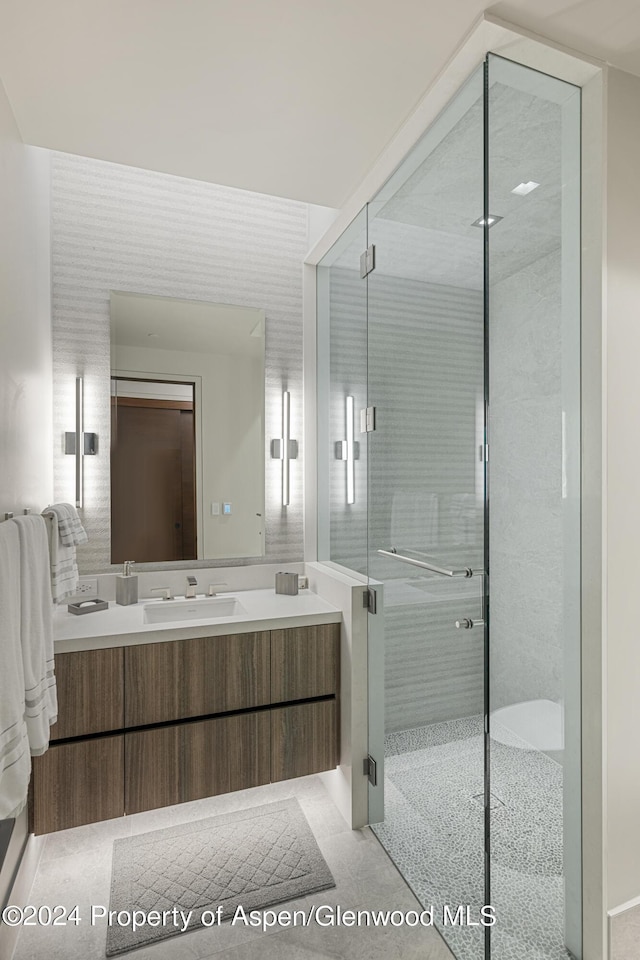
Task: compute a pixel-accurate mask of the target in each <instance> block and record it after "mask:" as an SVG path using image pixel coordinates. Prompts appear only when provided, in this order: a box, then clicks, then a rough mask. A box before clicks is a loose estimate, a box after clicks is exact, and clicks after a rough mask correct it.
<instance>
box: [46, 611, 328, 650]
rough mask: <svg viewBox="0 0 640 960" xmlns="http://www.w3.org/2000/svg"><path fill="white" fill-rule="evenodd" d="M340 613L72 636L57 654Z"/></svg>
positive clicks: (255, 629)
mask: <svg viewBox="0 0 640 960" xmlns="http://www.w3.org/2000/svg"><path fill="white" fill-rule="evenodd" d="M341 622H342V612H341V611H340V610H332V611H325V612H324V613H303V614H295V615H292V616H284V617H271V618H265V619H262V620H259V619H252V620H242V621H235V622H234V621H232V622H228V621H227V622H223V623H197V624H195V623H194V624H189V625H187V626H180V627H171V628H169V629H167V628H164V629H161V630H160V629H159V630H146V631H144V632H142V631H134V632H132V633H116V634H108V635H104V636H96V637H72V638H65V639H60V640H56V641H55V642H54V653H74V652H79V651H82V650H103V649H106V648H109V647H130V646H138V645H140V644H145V643H163V642H167V641H168V642H171V641H172V640H193V639H195V638H197V637H222V636H231V635H233V634H238V633H260V632H262V631H265V630H287V629H291V628H295V627H308V626H315V625H321V624H324V623H341Z"/></svg>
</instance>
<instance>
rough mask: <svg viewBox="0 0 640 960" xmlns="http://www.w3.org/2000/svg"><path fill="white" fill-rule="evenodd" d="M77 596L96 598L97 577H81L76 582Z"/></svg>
mask: <svg viewBox="0 0 640 960" xmlns="http://www.w3.org/2000/svg"><path fill="white" fill-rule="evenodd" d="M76 595H77V596H84V597H88V596H91V597H97V596H98V578H97V577H82V578H81V579H80V580H79V581H78V589H77V590H76Z"/></svg>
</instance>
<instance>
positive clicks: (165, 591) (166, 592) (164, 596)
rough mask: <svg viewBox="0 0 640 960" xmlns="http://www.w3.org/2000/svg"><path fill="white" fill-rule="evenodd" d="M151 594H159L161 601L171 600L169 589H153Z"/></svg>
mask: <svg viewBox="0 0 640 960" xmlns="http://www.w3.org/2000/svg"><path fill="white" fill-rule="evenodd" d="M151 593H152V594H154V593H161V594H162V599H163V600H171V599H172V597H171V587H153V588H152V589H151Z"/></svg>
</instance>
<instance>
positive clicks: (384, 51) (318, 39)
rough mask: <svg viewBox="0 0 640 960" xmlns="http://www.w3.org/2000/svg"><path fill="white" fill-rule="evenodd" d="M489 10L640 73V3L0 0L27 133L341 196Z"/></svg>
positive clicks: (195, 170) (53, 144)
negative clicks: (491, 3) (490, 3)
mask: <svg viewBox="0 0 640 960" xmlns="http://www.w3.org/2000/svg"><path fill="white" fill-rule="evenodd" d="M483 9H487V10H489V11H490V12H491V13H493V14H496V15H498V16H501V17H503V18H505V19H506V20H510V21H511V22H513V23H518V24H521V25H523V26H526V27H528V28H530V29H533V30H535V31H536V32H538V33H540V34H542V35H544V36H548V37H552V38H553V39H555V40H558V41H560V42H562V43H565V44H567V45H569V46H572V47H574V48H575V49H577V50H581V51H583V52H585V53H588V54H591V55H593V56H597V57H600V58H603V59H606V60H608V61H609V62H612V63H614V64H616V65H617V66H619V67H621V68H622V69H625V70H628V71H629V72H632V73H636V74H638V75H640V4H638V3H637V0H577V2H576V0H505V2H501V3H497V4H494V5H489V4H488V3H487V0H456V2H455V3H449V4H443V3H442V2H441V0H394V2H393V4H392V3H389V0H313V2H312V0H55V2H52V0H0V78H1V79H2V81H3V83H4V86H5V88H6V91H7V95H8V97H9V100H10V102H11V105H12V108H13V111H14V113H15V116H16V120H17V123H18V126H19V129H20V131H21V134H22V137H23V139H24V140H25V142H27V143H31V144H35V145H37V146H42V147H49V148H51V149H54V150H60V151H64V152H68V153H76V154H80V155H84V156H90V157H97V158H100V159H103V160H111V161H115V162H117V163H124V164H129V165H132V166H138V167H144V168H147V169H151V170H159V171H162V172H165V173H172V174H176V175H178V176H183V177H191V178H194V179H200V180H208V181H211V182H213V183H221V184H225V185H230V186H235V187H240V188H243V189H247V190H253V191H256V192H260V193H267V194H273V195H276V196H284V197H289V198H292V199H297V200H302V201H306V202H309V203H316V204H321V205H326V206H333V207H339V206H341V205H342V204H343V202H344V201H345V199H346V198H347V197H348V196H349V195H350V193H351V192H352V191H353V190H354V189H355V187H356V186H357V185H358V184H359V183H360V182H361V180H362V179H363V177H364V175H365V173H366V172H367V171H368V170H369V169H370V168H371V166H372V165H373V163H374V161H375V160H376V158H377V156H378V155H379V154H380V152H381V151H382V149H383V148H384V146H385V145H386V144H387V143H388V141H389V140H390V139H391V137H392V136H393V134H394V133H395V131H396V130H397V129H398V127H399V126H400V125H401V123H402V122H403V120H404V119H405V118H406V117H407V116H408V114H409V113H410V112H411V110H412V109H413V107H414V106H415V105H416V103H417V102H418V101H419V99H420V98H421V96H422V95H423V94H424V92H425V90H426V89H427V88H428V87H429V85H430V83H431V82H432V80H433V79H434V78H435V76H436V75H437V73H438V72H439V70H440V69H441V68H442V67H443V66H444V64H445V63H446V61H447V60H448V59H449V57H450V56H451V54H452V53H453V51H454V50H455V48H456V46H457V45H458V44H459V43H460V41H461V39H462V38H463V37H464V35H465V34H466V32H467V31H468V30H469V29H470V28H471V26H472V25H473V23H474V21H475V20H476V19H477V17H478V16H479V15H480V14H481V13H482V11H483Z"/></svg>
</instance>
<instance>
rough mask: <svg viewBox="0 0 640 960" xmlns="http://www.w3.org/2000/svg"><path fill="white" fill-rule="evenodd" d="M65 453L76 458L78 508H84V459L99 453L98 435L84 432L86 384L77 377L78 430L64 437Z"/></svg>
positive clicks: (69, 432)
mask: <svg viewBox="0 0 640 960" xmlns="http://www.w3.org/2000/svg"><path fill="white" fill-rule="evenodd" d="M64 452H65V453H67V454H70V455H71V456H75V458H76V471H75V472H76V501H75V503H76V507H82V506H83V491H84V458H85V457H89V456H94V455H95V454H96V453H97V452H98V435H97V434H96V433H85V432H84V382H83V379H82V377H76V429H75V431H68V432H67V433H65V435H64Z"/></svg>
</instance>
